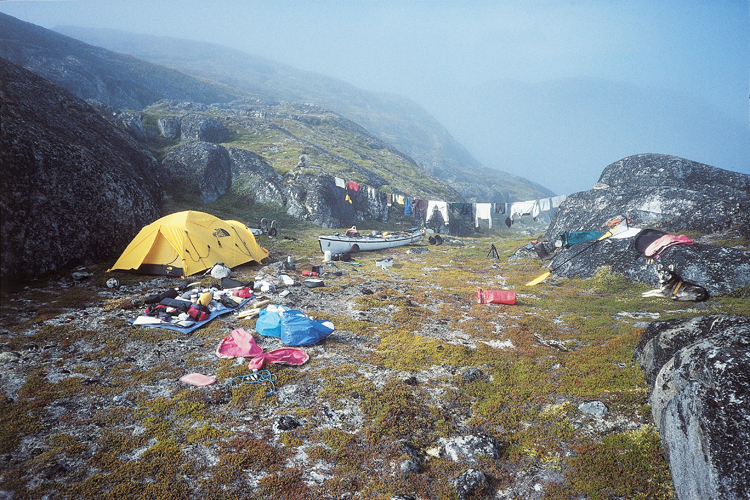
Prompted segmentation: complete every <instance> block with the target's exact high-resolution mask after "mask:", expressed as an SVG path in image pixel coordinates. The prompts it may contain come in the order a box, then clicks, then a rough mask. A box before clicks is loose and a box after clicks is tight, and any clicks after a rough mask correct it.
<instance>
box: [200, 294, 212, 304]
mask: <svg viewBox="0 0 750 500" xmlns="http://www.w3.org/2000/svg"><path fill="white" fill-rule="evenodd" d="M212 300H214V296H213V294H212V293H211V292H206V293H204V294H203V295H201V297H200V298H199V299H198V303H199V304H200V305H202V306H207V305H208V304H210V303H211V301H212Z"/></svg>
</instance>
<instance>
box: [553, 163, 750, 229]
mask: <svg viewBox="0 0 750 500" xmlns="http://www.w3.org/2000/svg"><path fill="white" fill-rule="evenodd" d="M617 216H623V217H627V218H628V219H629V220H630V222H631V225H633V226H636V227H644V228H645V227H652V228H657V229H661V230H663V231H665V232H669V233H678V232H680V231H689V230H692V231H699V232H701V233H704V234H706V233H718V232H725V233H727V234H726V235H725V236H726V237H737V236H740V237H744V238H750V175H747V174H740V173H737V172H730V171H728V170H722V169H720V168H716V167H711V166H709V165H704V164H702V163H697V162H694V161H690V160H685V159H683V158H678V157H675V156H668V155H659V154H642V155H635V156H629V157H627V158H623V159H622V160H620V161H617V162H615V163H612V164H611V165H609V166H607V167H606V168H605V169H604V171H603V172H602V175H601V177H600V178H599V182H597V184H596V185H595V186H594V189H591V190H589V191H582V192H580V193H575V194H573V195H571V196H568V197H567V199H566V200H565V201H564V202H563V204H562V205H561V206H560V208H559V209H558V210H557V213H556V214H555V217H554V219H553V220H552V222H551V223H550V225H549V227H548V229H547V232H546V234H545V238H546V239H547V240H549V241H552V240H553V239H554V238H555V237H556V236H557V235H559V234H560V233H562V232H565V231H582V230H583V231H588V230H598V229H599V228H601V227H602V225H603V224H605V223H606V222H607V221H609V220H610V219H612V218H614V217H617Z"/></svg>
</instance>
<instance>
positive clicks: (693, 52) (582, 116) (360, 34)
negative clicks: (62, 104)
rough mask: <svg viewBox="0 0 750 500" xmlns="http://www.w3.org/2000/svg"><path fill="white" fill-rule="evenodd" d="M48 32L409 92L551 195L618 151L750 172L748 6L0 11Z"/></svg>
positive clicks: (584, 179)
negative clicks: (212, 54)
mask: <svg viewBox="0 0 750 500" xmlns="http://www.w3.org/2000/svg"><path fill="white" fill-rule="evenodd" d="M0 11H1V12H4V13H6V14H9V15H12V16H14V17H17V18H18V19H21V20H23V21H27V22H31V23H34V24H38V25H40V26H43V27H45V28H49V29H54V28H55V26H60V25H70V26H79V27H91V28H106V29H117V30H123V31H129V32H133V33H141V34H152V35H160V36H169V37H176V38H186V39H191V40H198V41H205V42H211V43H216V44H220V45H224V46H227V47H230V48H233V49H238V50H241V51H243V52H247V53H250V54H254V55H257V56H261V57H264V58H267V59H271V60H273V61H276V62H279V63H282V64H286V65H289V66H293V67H296V68H299V69H302V70H307V71H314V72H316V73H320V74H324V75H327V76H331V77H334V78H338V79H340V80H343V81H346V82H348V83H350V84H352V85H355V86H357V87H360V88H362V89H366V90H371V91H376V92H387V93H393V94H399V95H402V96H405V97H408V98H409V99H411V100H412V101H414V102H416V103H417V104H419V105H420V106H422V107H423V108H424V109H425V110H426V111H428V112H429V113H430V114H432V115H433V116H434V117H435V118H436V119H437V120H438V121H439V122H440V123H442V124H443V126H445V127H446V129H447V130H448V131H449V132H450V133H451V134H452V135H453V136H454V137H455V138H456V139H457V140H458V141H459V142H460V143H461V144H463V145H464V146H465V147H466V148H467V150H468V151H469V152H470V153H471V154H472V155H473V156H474V157H475V158H477V160H479V161H480V162H481V163H483V164H484V165H485V166H487V167H491V168H497V169H500V170H504V171H507V172H510V173H512V174H515V175H519V176H522V177H525V178H527V179H529V180H531V181H534V182H536V183H538V184H541V185H543V186H545V187H547V188H549V189H552V190H553V191H555V192H558V193H571V192H574V191H580V190H585V189H589V188H590V187H591V186H592V185H593V183H594V182H596V180H597V179H598V177H599V175H600V173H601V171H602V169H603V168H604V167H606V166H607V165H608V164H610V163H612V162H614V161H617V160H619V159H621V158H622V157H624V156H629V155H633V154H640V153H663V154H671V155H675V156H682V157H684V158H687V159H689V160H694V161H698V162H702V163H707V164H709V165H712V166H716V167H719V168H724V169H727V170H733V171H739V172H743V173H748V174H750V119H749V116H750V106H749V103H750V101H749V100H748V96H749V94H750V92H749V89H750V7H749V6H748V2H747V1H718V0H717V1H713V2H697V1H696V2H689V1H679V2H677V1H666V2H659V3H655V4H653V5H652V3H651V2H646V1H634V2H627V3H620V2H614V1H611V2H609V1H605V2H602V1H569V2H557V1H532V2H527V1H524V2H485V1H477V2H463V1H461V2H458V1H456V2H451V1H437V2H427V1H402V2H396V1H387V0H386V1H375V0H368V1H351V2H346V1H335V0H330V1H310V2H294V1H278V0H274V1H264V2H260V1H257V2H239V1H229V0H223V1H217V2H211V3H210V4H209V3H204V2H195V1H183V2H179V3H174V2H166V1H144V0H137V1H133V2H112V1H90V0H72V1H64V0H54V1H30V0H16V1H10V0H5V1H0Z"/></svg>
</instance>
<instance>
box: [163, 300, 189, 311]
mask: <svg viewBox="0 0 750 500" xmlns="http://www.w3.org/2000/svg"><path fill="white" fill-rule="evenodd" d="M159 304H160V305H162V306H167V307H174V308H175V309H177V310H178V311H179V312H184V313H186V312H188V309H190V306H191V305H192V304H191V303H190V302H187V301H185V300H180V299H170V298H169V297H167V298H165V299H162V300H161V302H159Z"/></svg>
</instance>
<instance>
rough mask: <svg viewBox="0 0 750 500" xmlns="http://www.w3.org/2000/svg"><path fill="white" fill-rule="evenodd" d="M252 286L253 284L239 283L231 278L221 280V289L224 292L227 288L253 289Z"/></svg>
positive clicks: (249, 282) (248, 282)
mask: <svg viewBox="0 0 750 500" xmlns="http://www.w3.org/2000/svg"><path fill="white" fill-rule="evenodd" d="M254 285H255V283H253V282H252V281H239V280H236V279H233V278H221V288H223V289H225V290H226V289H227V288H245V287H250V288H253V286H254Z"/></svg>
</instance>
